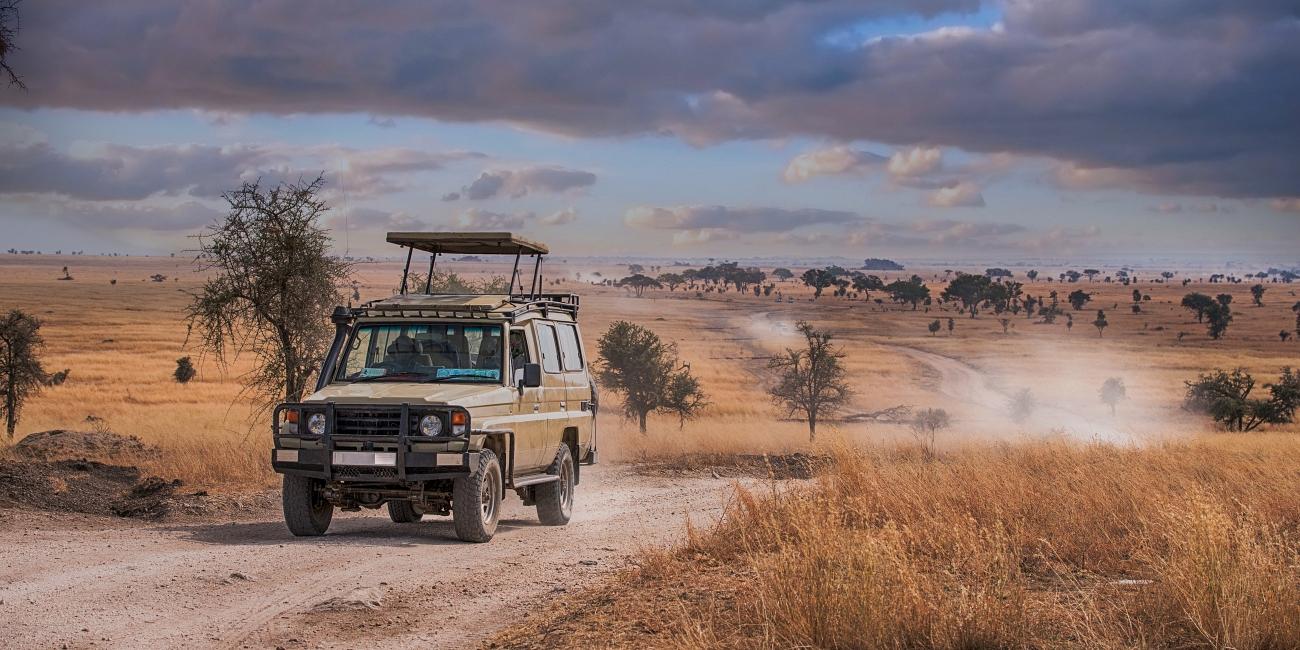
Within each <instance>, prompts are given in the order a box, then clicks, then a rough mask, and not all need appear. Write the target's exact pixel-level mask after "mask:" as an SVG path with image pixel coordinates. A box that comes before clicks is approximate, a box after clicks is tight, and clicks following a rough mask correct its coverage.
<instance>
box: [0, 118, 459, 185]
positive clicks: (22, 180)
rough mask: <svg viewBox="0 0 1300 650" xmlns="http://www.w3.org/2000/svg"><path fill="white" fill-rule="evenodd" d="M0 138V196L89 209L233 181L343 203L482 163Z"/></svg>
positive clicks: (395, 151) (382, 154)
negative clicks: (83, 148)
mask: <svg viewBox="0 0 1300 650" xmlns="http://www.w3.org/2000/svg"><path fill="white" fill-rule="evenodd" d="M0 136H4V137H3V138H0V194H50V195H55V196H61V197H65V198H71V199H81V200H89V201H121V200H140V199H146V198H149V197H151V196H155V195H163V196H177V195H189V196H192V197H195V198H204V199H208V198H215V197H218V196H220V195H221V193H222V192H225V191H227V190H230V189H233V188H234V187H236V186H238V185H239V183H240V182H241V181H252V180H256V179H258V178H261V179H263V182H264V183H265V184H274V183H276V182H278V181H282V180H297V179H298V178H315V176H316V175H317V174H319V173H321V172H322V171H324V172H325V174H326V181H327V185H326V189H327V191H335V190H336V189H337V190H339V191H343V192H347V193H348V194H349V195H350V196H351V197H367V196H378V195H381V194H387V193H392V192H397V191H400V190H402V189H405V187H406V186H405V185H403V184H402V183H401V182H400V180H399V177H400V176H402V175H404V174H410V173H415V172H425V171H433V170H438V169H441V168H443V167H444V166H446V165H447V164H449V163H452V162H456V161H461V160H470V159H478V158H483V157H485V156H484V155H483V154H481V153H477V152H468V151H447V152H429V151H420V150H415V149H403V148H387V149H353V148H347V147H338V146H317V147H292V146H263V145H251V144H235V145H228V146H213V145H197V144H183V145H162V146H152V147H134V146H128V145H122V144H101V145H97V146H95V147H93V149H92V150H90V151H87V152H85V153H81V154H77V155H74V154H72V153H67V152H63V151H59V150H57V149H55V148H54V147H53V146H52V145H50V144H49V143H48V142H46V141H44V139H43V136H41V137H40V138H37V137H36V136H33V135H32V134H30V133H26V134H24V133H3V134H0Z"/></svg>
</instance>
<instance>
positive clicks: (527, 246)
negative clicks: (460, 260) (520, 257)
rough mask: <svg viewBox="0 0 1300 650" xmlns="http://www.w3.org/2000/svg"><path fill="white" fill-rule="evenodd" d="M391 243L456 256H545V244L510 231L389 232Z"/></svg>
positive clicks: (547, 250)
mask: <svg viewBox="0 0 1300 650" xmlns="http://www.w3.org/2000/svg"><path fill="white" fill-rule="evenodd" d="M388 243H390V244H397V245H399V246H407V247H410V248H414V249H416V250H421V251H427V252H430V253H454V254H457V255H514V254H515V253H527V254H537V255H545V254H547V253H549V252H550V249H548V248H546V246H545V245H544V244H539V243H537V242H534V241H529V240H527V239H524V238H523V237H516V236H514V235H512V234H510V233H508V232H390V233H388Z"/></svg>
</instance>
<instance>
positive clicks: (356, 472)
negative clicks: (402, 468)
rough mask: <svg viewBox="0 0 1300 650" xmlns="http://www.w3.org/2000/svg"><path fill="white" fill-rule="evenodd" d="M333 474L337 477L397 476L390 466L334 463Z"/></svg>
mask: <svg viewBox="0 0 1300 650" xmlns="http://www.w3.org/2000/svg"><path fill="white" fill-rule="evenodd" d="M334 476H336V477H338V478H397V470H396V469H395V468H392V467H354V466H351V465H335V466H334Z"/></svg>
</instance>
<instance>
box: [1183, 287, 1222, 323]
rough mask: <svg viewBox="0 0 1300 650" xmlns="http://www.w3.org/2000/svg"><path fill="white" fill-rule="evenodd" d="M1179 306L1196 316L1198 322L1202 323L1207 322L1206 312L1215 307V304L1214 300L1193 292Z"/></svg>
mask: <svg viewBox="0 0 1300 650" xmlns="http://www.w3.org/2000/svg"><path fill="white" fill-rule="evenodd" d="M1179 304H1181V305H1182V306H1183V307H1184V308H1185V309H1188V310H1191V312H1192V313H1194V314H1196V322H1198V323H1200V322H1202V321H1204V320H1205V312H1206V310H1208V309H1209V308H1210V306H1211V305H1214V304H1215V302H1214V298H1211V297H1209V296H1207V295H1205V294H1203V293H1196V292H1192V293H1189V294H1187V295H1185V296H1183V301H1182V302H1181V303H1179Z"/></svg>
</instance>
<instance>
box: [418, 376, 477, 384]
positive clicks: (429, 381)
mask: <svg viewBox="0 0 1300 650" xmlns="http://www.w3.org/2000/svg"><path fill="white" fill-rule="evenodd" d="M449 379H487V377H478V376H475V375H446V376H443V377H437V376H435V377H425V378H424V379H421V380H420V383H421V384H432V383H434V382H439V381H447V380H449Z"/></svg>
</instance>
